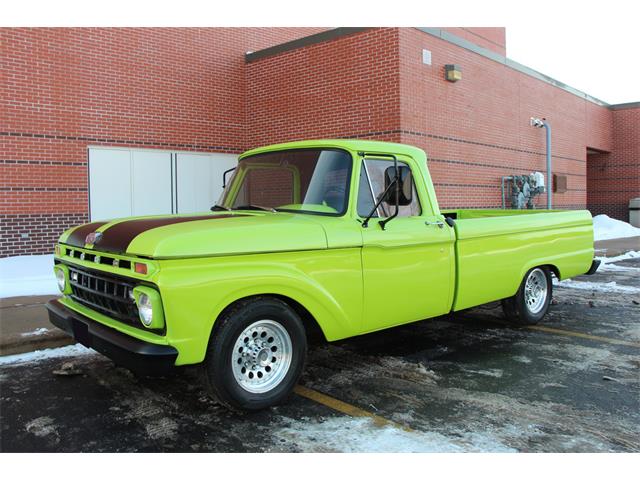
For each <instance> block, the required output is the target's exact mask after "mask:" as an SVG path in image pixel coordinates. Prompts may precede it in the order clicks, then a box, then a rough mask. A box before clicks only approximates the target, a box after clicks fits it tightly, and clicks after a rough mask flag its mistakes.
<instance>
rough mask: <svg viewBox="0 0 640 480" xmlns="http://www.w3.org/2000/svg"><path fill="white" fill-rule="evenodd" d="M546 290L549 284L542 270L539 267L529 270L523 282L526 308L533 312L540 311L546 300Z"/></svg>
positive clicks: (547, 290)
mask: <svg viewBox="0 0 640 480" xmlns="http://www.w3.org/2000/svg"><path fill="white" fill-rule="evenodd" d="M548 292H549V286H548V285H547V277H546V275H545V274H544V272H543V271H542V270H541V269H539V268H535V269H533V270H531V272H530V273H529V276H528V277H527V280H526V282H525V284H524V301H525V304H526V306H527V310H529V311H530V312H531V313H533V314H536V313H538V312H540V311H541V310H542V309H543V308H544V305H545V302H546V301H547V295H548V294H549V293H548Z"/></svg>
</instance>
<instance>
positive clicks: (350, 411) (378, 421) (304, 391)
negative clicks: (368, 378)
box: [293, 385, 413, 432]
mask: <svg viewBox="0 0 640 480" xmlns="http://www.w3.org/2000/svg"><path fill="white" fill-rule="evenodd" d="M293 391H294V392H295V393H297V394H298V395H300V396H301V397H304V398H308V399H309V400H313V401H314V402H316V403H320V404H322V405H324V406H325V407H329V408H330V409H332V410H335V411H337V412H340V413H344V414H345V415H349V416H350V417H365V418H370V419H371V420H372V421H373V423H374V425H376V426H378V427H394V428H399V429H401V430H404V431H405V432H413V430H412V429H411V428H409V427H407V426H406V425H400V424H399V423H396V422H394V421H392V420H387V419H386V418H383V417H381V416H379V415H376V414H375V413H371V412H367V411H366V410H363V409H361V408H359V407H356V406H355V405H351V404H349V403H346V402H343V401H342V400H338V399H337V398H333V397H330V396H329V395H325V394H324V393H320V392H318V391H317V390H312V389H310V388H307V387H303V386H302V385H296V387H295V388H294V389H293Z"/></svg>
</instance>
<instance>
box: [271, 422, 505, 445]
mask: <svg viewBox="0 0 640 480" xmlns="http://www.w3.org/2000/svg"><path fill="white" fill-rule="evenodd" d="M273 435H274V437H275V438H276V439H278V440H282V439H284V440H286V441H289V442H292V443H294V444H295V445H296V446H297V447H298V448H299V449H301V450H302V451H303V452H317V451H321V452H346V453H354V452H369V453H402V452H404V453H424V452H515V451H516V450H514V449H512V448H509V447H507V446H506V445H504V444H503V443H502V442H500V441H499V440H498V439H496V438H494V437H493V436H492V435H489V434H479V433H477V432H473V433H470V434H466V435H462V436H460V435H456V436H455V437H454V436H452V438H449V437H447V436H445V435H442V434H440V433H436V432H419V431H413V430H412V431H405V430H402V429H401V428H397V427H394V426H391V425H387V426H385V427H378V426H376V425H375V424H374V423H373V421H372V420H371V419H369V418H345V417H333V418H329V419H327V420H325V421H324V422H316V421H304V420H297V421H293V422H292V423H291V425H289V426H287V427H285V428H281V429H279V430H276V431H275V432H274V434H273Z"/></svg>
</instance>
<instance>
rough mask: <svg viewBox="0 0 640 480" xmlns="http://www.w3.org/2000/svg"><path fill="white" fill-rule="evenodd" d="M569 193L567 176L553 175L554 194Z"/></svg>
mask: <svg viewBox="0 0 640 480" xmlns="http://www.w3.org/2000/svg"><path fill="white" fill-rule="evenodd" d="M566 191H567V176H566V175H556V174H555V173H554V174H553V192H554V193H564V192H566Z"/></svg>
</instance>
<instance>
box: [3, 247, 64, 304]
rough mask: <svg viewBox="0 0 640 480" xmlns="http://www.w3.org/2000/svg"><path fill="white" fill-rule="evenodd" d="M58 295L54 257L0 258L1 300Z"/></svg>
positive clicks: (23, 256) (24, 256) (25, 256)
mask: <svg viewBox="0 0 640 480" xmlns="http://www.w3.org/2000/svg"><path fill="white" fill-rule="evenodd" d="M57 293H59V290H58V284H57V283H56V278H55V276H54V274H53V255H22V256H19V257H8V258H0V298H6V297H20V296H22V295H56V294H57Z"/></svg>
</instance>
